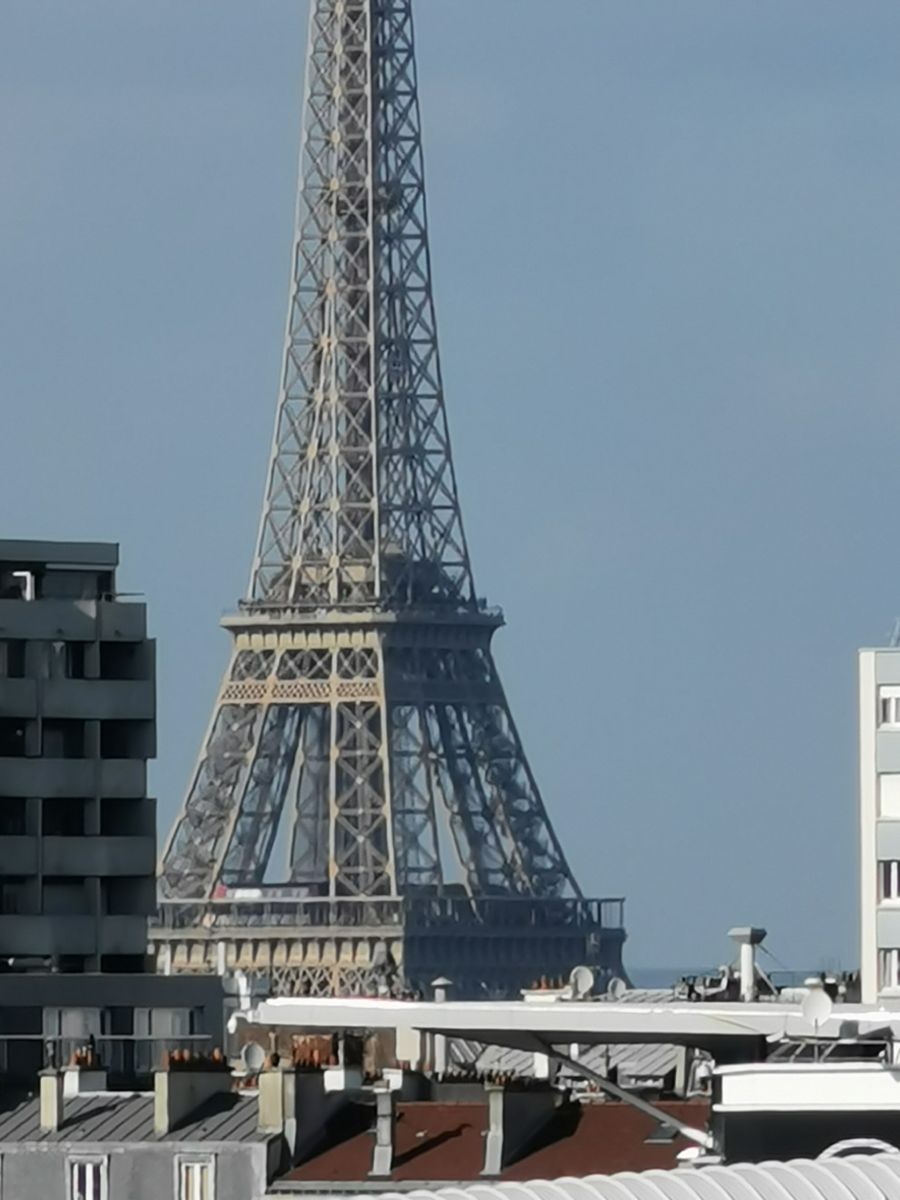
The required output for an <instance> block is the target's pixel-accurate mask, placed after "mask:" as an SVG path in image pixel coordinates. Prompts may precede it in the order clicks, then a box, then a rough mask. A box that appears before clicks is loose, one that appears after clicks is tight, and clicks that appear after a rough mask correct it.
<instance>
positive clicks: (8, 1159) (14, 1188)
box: [0, 1142, 268, 1200]
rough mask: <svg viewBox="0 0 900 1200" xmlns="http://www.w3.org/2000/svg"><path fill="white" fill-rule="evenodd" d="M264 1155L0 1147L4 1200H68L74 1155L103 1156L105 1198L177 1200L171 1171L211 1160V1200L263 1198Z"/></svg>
mask: <svg viewBox="0 0 900 1200" xmlns="http://www.w3.org/2000/svg"><path fill="white" fill-rule="evenodd" d="M267 1154H268V1148H267V1145H266V1143H265V1142H238V1143H232V1144H228V1143H218V1142H199V1143H190V1142H174V1143H171V1142H170V1143H160V1144H157V1145H154V1144H145V1143H135V1144H134V1145H118V1146H117V1145H114V1144H104V1143H100V1144H97V1145H92V1144H91V1143H87V1142H73V1143H65V1142H58V1143H32V1144H27V1143H26V1144H23V1145H16V1144H2V1143H0V1156H2V1160H3V1200H37V1198H38V1197H40V1200H69V1196H68V1192H67V1169H66V1164H67V1160H68V1159H69V1158H70V1157H72V1156H73V1155H75V1156H89V1155H100V1156H102V1155H106V1156H107V1157H108V1164H109V1165H108V1171H109V1196H110V1200H115V1198H116V1197H119V1196H123V1197H124V1196H127V1197H128V1200H167V1198H168V1197H173V1198H174V1200H178V1192H177V1190H176V1178H177V1177H176V1169H177V1160H178V1159H179V1158H181V1157H186V1158H192V1157H194V1158H206V1157H212V1158H213V1159H214V1161H215V1180H216V1192H215V1195H216V1200H262V1198H263V1197H264V1196H265V1193H266V1163H267Z"/></svg>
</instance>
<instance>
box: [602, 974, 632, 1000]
mask: <svg viewBox="0 0 900 1200" xmlns="http://www.w3.org/2000/svg"><path fill="white" fill-rule="evenodd" d="M627 991H628V984H627V983H626V982H625V980H624V979H620V978H619V977H618V975H613V977H612V979H611V980H610V981H609V984H608V985H607V988H606V994H607V996H609V998H610V1000H621V999H622V997H623V996H624V995H625V993H626V992H627Z"/></svg>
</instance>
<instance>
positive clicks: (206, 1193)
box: [175, 1158, 216, 1200]
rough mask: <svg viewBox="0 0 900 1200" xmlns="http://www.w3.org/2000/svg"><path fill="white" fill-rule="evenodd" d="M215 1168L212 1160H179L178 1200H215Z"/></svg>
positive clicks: (177, 1164)
mask: <svg viewBox="0 0 900 1200" xmlns="http://www.w3.org/2000/svg"><path fill="white" fill-rule="evenodd" d="M214 1166H215V1162H214V1159H212V1158H179V1159H178V1160H177V1162H176V1168H175V1169H176V1171H177V1172H178V1200H215V1194H216V1192H215V1172H214Z"/></svg>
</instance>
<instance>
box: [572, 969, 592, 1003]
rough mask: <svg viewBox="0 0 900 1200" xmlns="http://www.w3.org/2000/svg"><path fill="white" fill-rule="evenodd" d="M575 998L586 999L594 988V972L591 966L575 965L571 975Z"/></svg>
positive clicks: (573, 997)
mask: <svg viewBox="0 0 900 1200" xmlns="http://www.w3.org/2000/svg"><path fill="white" fill-rule="evenodd" d="M569 989H570V991H571V993H572V999H573V1000H586V999H587V998H588V996H589V995H590V994H591V992H592V991H593V990H594V972H593V971H592V970H591V968H590V967H573V968H572V973H571V975H570V976H569Z"/></svg>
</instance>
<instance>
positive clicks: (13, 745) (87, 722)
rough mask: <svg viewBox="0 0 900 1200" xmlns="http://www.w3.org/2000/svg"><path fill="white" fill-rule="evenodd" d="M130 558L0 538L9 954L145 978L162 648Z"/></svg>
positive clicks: (13, 960) (1, 800)
mask: <svg viewBox="0 0 900 1200" xmlns="http://www.w3.org/2000/svg"><path fill="white" fill-rule="evenodd" d="M117 565H118V547H117V546H115V545H107V544H85V543H56V542H30V541H0V958H2V959H4V960H6V961H7V963H9V964H10V965H11V966H12V967H13V969H14V970H15V969H16V968H17V964H20V969H23V970H24V969H29V968H34V967H37V968H40V969H51V970H54V971H59V972H73V971H74V972H82V971H117V972H131V971H142V970H143V969H144V965H145V955H146V942H147V918H148V916H149V915H150V913H152V912H153V911H154V909H155V902H156V880H155V857H156V809H155V802H154V801H153V800H151V799H149V798H148V796H147V760H148V759H150V758H152V757H153V756H154V754H155V752H156V720H155V714H156V696H155V681H154V673H155V647H154V643H153V641H152V640H150V639H149V638H148V637H147V611H146V606H145V605H144V604H141V603H136V602H134V601H130V600H129V601H125V600H122V599H120V598H118V597H117V595H116V580H115V571H116V567H117Z"/></svg>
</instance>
